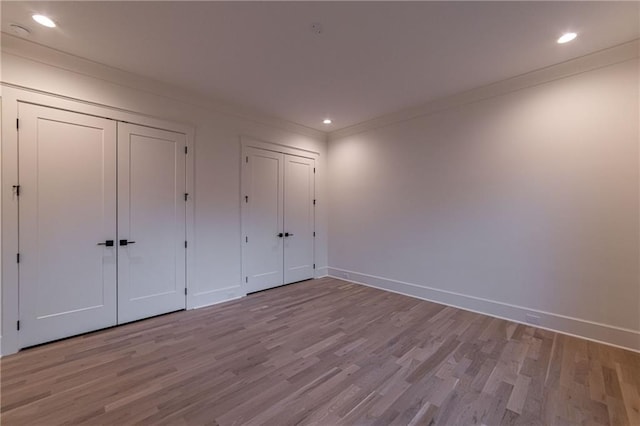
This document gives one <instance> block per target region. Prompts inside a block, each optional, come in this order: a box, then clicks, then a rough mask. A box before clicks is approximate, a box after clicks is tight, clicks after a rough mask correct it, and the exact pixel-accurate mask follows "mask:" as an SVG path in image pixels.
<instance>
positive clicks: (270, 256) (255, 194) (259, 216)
mask: <svg viewBox="0 0 640 426" xmlns="http://www.w3.org/2000/svg"><path fill="white" fill-rule="evenodd" d="M244 154H245V157H244V159H243V167H242V173H243V176H242V186H243V188H242V189H243V200H242V204H243V208H242V215H243V218H242V226H243V233H244V236H243V238H244V241H243V244H242V252H243V253H242V259H243V272H244V281H245V289H246V291H247V293H251V292H254V291H259V290H264V289H267V288H271V287H276V286H278V285H282V284H283V279H282V277H283V241H284V236H283V223H282V220H283V211H282V207H283V206H282V202H283V175H284V173H283V172H284V165H283V162H284V157H283V155H282V154H280V153H277V152H271V151H266V150H262V149H256V148H246V149H245V151H244Z"/></svg>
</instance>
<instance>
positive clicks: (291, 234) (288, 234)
mask: <svg viewBox="0 0 640 426" xmlns="http://www.w3.org/2000/svg"><path fill="white" fill-rule="evenodd" d="M284 236H285V237H293V232H292V233H288V232H285V233H284Z"/></svg>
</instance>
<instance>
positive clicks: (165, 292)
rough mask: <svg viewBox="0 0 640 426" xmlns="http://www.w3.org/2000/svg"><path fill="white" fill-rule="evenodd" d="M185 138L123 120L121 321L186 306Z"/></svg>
mask: <svg viewBox="0 0 640 426" xmlns="http://www.w3.org/2000/svg"><path fill="white" fill-rule="evenodd" d="M185 143H186V140H185V135H183V134H180V133H174V132H168V131H163V130H157V129H152V128H148V127H144V126H137V125H133V124H128V123H119V124H118V323H125V322H129V321H133V320H137V319H141V318H146V317H150V316H154V315H158V314H162V313H166V312H171V311H176V310H180V309H184V308H185V301H186V298H185V288H186V287H185V285H186V281H185V260H186V248H185V240H186V237H185V217H186V216H185V215H186V203H185V199H184V194H185V165H186V159H185V153H184V148H185Z"/></svg>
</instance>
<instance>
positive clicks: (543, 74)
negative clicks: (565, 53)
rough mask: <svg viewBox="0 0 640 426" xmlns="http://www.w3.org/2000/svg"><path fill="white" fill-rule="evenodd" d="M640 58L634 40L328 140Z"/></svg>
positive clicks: (348, 129) (380, 118)
mask: <svg viewBox="0 0 640 426" xmlns="http://www.w3.org/2000/svg"><path fill="white" fill-rule="evenodd" d="M638 57H640V39H636V40H632V41H629V42H626V43H623V44H619V45H617V46H613V47H610V48H607V49H603V50H600V51H597V52H594V53H590V54H588V55H585V56H581V57H578V58H574V59H570V60H568V61H565V62H560V63H558V64H555V65H551V66H548V67H545V68H540V69H537V70H534V71H531V72H528V73H525V74H521V75H518V76H515V77H511V78H508V79H505V80H501V81H498V82H495V83H491V84H488V85H486V86H481V87H477V88H475V89H471V90H468V91H464V92H460V93H457V94H455V95H451V96H447V97H444V98H440V99H436V100H434V101H430V102H427V103H425V104H422V105H420V106H417V107H412V108H407V109H403V110H400V111H397V112H393V113H389V114H384V115H381V116H378V117H376V118H373V119H371V120H367V121H363V122H361V123H358V124H354V125H353V126H349V127H345V128H343V129H339V130H335V131H333V132H330V133H329V135H328V140H329V141H334V140H338V139H341V138H344V137H347V136H351V135H355V134H358V133H363V132H366V131H368V130H373V129H377V128H380V127H385V126H389V125H392V124H396V123H399V122H402V121H407V120H412V119H414V118H418V117H423V116H427V115H431V114H434V113H437V112H441V111H444V110H447V109H451V108H455V107H459V106H462V105H466V104H471V103H475V102H479V101H482V100H486V99H490V98H493V97H496V96H501V95H505V94H507V93H511V92H516V91H518V90H522V89H526V88H529V87H533V86H537V85H540V84H544V83H548V82H551V81H554V80H559V79H563V78H566V77H570V76H573V75H577V74H581V73H584V72H588V71H593V70H596V69H598V68H603V67H606V66H610V65H614V64H618V63H621V62H626V61H628V60H633V59H637V58H638Z"/></svg>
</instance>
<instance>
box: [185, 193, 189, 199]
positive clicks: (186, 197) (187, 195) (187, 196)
mask: <svg viewBox="0 0 640 426" xmlns="http://www.w3.org/2000/svg"><path fill="white" fill-rule="evenodd" d="M188 198H189V193H187V192H185V193H184V200H185V201H187V199H188Z"/></svg>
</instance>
